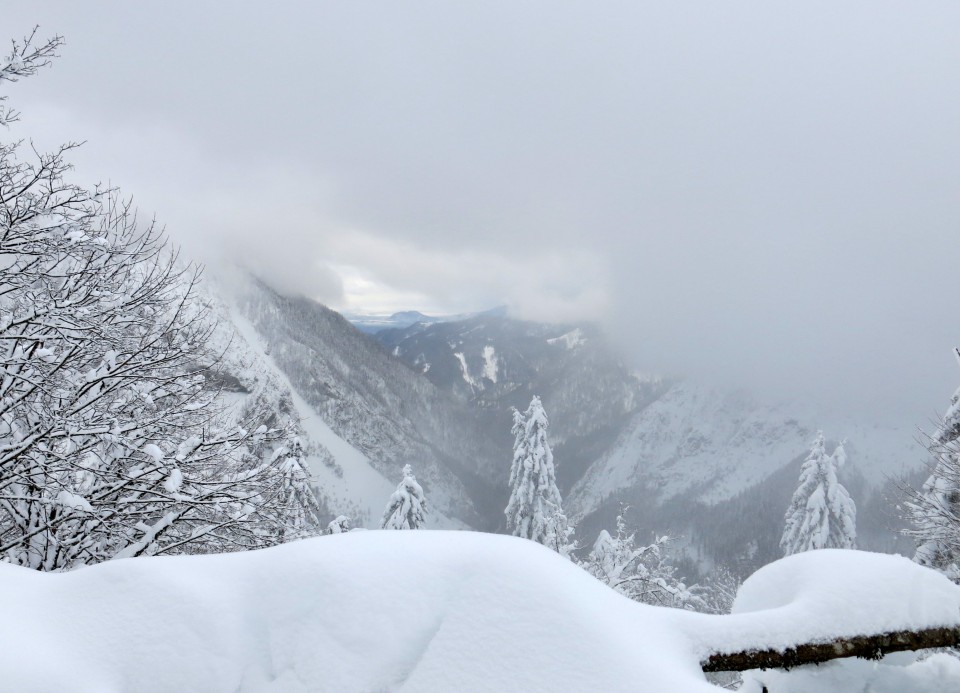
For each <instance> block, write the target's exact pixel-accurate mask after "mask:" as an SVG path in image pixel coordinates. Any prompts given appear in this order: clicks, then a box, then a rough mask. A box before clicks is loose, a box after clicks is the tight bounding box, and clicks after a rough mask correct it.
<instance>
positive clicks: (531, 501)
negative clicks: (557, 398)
mask: <svg viewBox="0 0 960 693" xmlns="http://www.w3.org/2000/svg"><path fill="white" fill-rule="evenodd" d="M549 426H550V423H549V421H548V419H547V414H546V412H545V411H544V410H543V404H542V403H541V402H540V398H539V397H534V398H533V399H532V400H531V401H530V406H529V407H528V408H527V411H526V412H525V413H524V414H520V413H519V412H518V411H516V410H514V414H513V429H512V430H513V434H514V449H513V464H512V466H511V468H510V488H511V493H510V501H509V502H508V503H507V507H506V509H505V510H504V513H505V514H506V516H507V527H508V529H509V530H510V532H511V533H512V534H513V535H514V536H518V537H523V538H525V539H531V540H533V541H536V542H539V543H541V544H544V545H545V546H549V547H550V548H553V549H555V550H557V551H559V552H560V553H563V554H567V553H568V551H565V550H564V548H567V547H569V535H570V534H571V531H570V528H569V526H568V525H567V521H566V517H565V516H564V515H563V510H562V499H561V498H560V491H559V489H557V480H556V470H555V468H554V466H553V453H552V452H551V451H550V445H549V443H548V442H547V432H548V430H549Z"/></svg>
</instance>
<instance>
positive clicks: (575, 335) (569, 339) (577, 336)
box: [547, 327, 587, 349]
mask: <svg viewBox="0 0 960 693" xmlns="http://www.w3.org/2000/svg"><path fill="white" fill-rule="evenodd" d="M586 343H587V338H586V335H584V334H583V330H581V329H580V328H579V327H578V328H576V329H575V330H571V331H570V332H567V333H566V334H562V335H560V336H559V337H554V338H553V339H548V340H547V344H560V345H562V346H563V347H564V348H566V349H576V348H577V347H578V346H582V345H584V344H586Z"/></svg>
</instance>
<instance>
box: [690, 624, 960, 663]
mask: <svg viewBox="0 0 960 693" xmlns="http://www.w3.org/2000/svg"><path fill="white" fill-rule="evenodd" d="M957 646H960V627H944V628H928V629H926V630H916V631H914V630H900V631H894V632H892V633H881V634H879V635H855V636H853V637H849V638H836V639H834V640H829V641H827V642H819V643H802V644H800V645H796V646H794V647H788V648H787V649H785V650H775V649H769V650H744V651H742V652H731V653H729V654H721V653H715V654H712V655H710V656H709V657H708V658H707V659H705V660H704V661H702V662H701V663H700V666H701V667H702V668H703V670H704V671H705V672H713V671H747V670H748V669H790V668H792V667H796V666H800V665H801V664H819V663H820V662H827V661H830V660H831V659H839V658H841V657H862V658H863V659H880V658H881V657H883V656H884V655H886V654H889V653H891V652H903V651H905V650H926V649H929V648H931V647H957Z"/></svg>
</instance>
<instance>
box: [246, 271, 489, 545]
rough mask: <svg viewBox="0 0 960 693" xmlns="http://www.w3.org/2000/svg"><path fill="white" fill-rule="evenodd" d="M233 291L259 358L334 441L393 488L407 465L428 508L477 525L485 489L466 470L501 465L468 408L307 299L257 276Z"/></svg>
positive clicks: (472, 471) (480, 523)
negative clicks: (477, 500)
mask: <svg viewBox="0 0 960 693" xmlns="http://www.w3.org/2000/svg"><path fill="white" fill-rule="evenodd" d="M234 294H235V299H234V302H235V306H236V312H237V314H238V315H239V316H241V317H242V318H244V319H245V320H247V321H249V324H250V326H251V327H252V330H253V332H254V333H255V335H256V338H257V339H258V340H259V342H260V344H261V346H262V349H263V351H264V353H265V354H267V355H269V357H270V360H271V361H272V363H274V364H275V365H276V367H277V368H278V369H279V371H280V372H282V373H283V375H284V376H285V377H286V378H287V380H288V381H289V383H290V386H291V388H292V389H293V391H294V392H296V393H297V394H299V395H300V396H301V397H302V398H303V400H304V401H305V402H306V403H307V404H308V405H309V407H310V408H311V409H312V410H313V411H314V412H315V413H316V415H317V416H318V417H319V419H320V420H321V421H323V422H324V423H325V424H326V425H327V426H329V428H330V429H331V430H332V431H333V432H334V433H335V434H336V435H337V436H338V437H339V438H341V439H343V440H344V441H347V442H348V443H349V444H350V445H352V446H353V447H355V448H356V449H357V450H358V451H359V452H360V453H362V454H363V455H364V456H365V457H366V459H368V460H369V461H370V463H371V464H372V465H373V467H374V468H375V469H376V470H377V471H379V472H380V474H381V475H383V476H384V477H386V478H387V479H391V480H392V479H393V477H394V476H396V481H395V482H393V486H395V485H396V483H397V482H399V480H400V471H401V469H402V468H403V465H404V464H408V463H409V464H411V465H412V466H413V469H414V472H415V474H416V475H417V478H418V480H419V481H421V483H423V484H424V487H425V490H426V492H427V499H428V503H430V505H431V506H432V507H434V508H436V509H438V510H440V511H441V512H442V513H444V514H446V515H449V516H450V517H456V518H458V519H460V520H461V521H463V522H465V523H467V524H470V525H473V526H478V525H480V526H483V522H482V518H480V517H479V516H478V514H477V512H476V510H475V506H474V500H473V496H475V495H477V494H478V493H480V494H481V495H482V491H483V489H484V487H483V484H482V482H479V481H478V480H477V478H476V476H475V472H474V470H476V469H481V468H486V467H489V466H490V465H491V464H493V463H494V460H496V461H499V460H498V459H497V458H498V451H497V450H496V449H495V447H494V446H493V445H491V443H490V441H489V440H488V439H487V438H486V437H485V436H484V435H483V431H482V429H481V428H479V427H478V425H477V421H476V420H475V417H473V416H472V415H471V412H470V411H469V410H468V409H467V408H466V407H464V406H463V405H462V404H461V403H459V402H457V401H455V400H454V399H453V398H451V397H450V396H449V395H448V394H446V393H443V392H441V391H440V390H439V389H438V388H436V387H435V386H434V385H433V384H432V383H430V382H429V381H428V380H426V379H424V378H422V377H420V376H419V375H418V374H416V373H414V372H412V371H411V370H410V369H409V368H407V367H405V366H404V365H403V364H402V363H400V362H398V361H397V360H396V359H394V358H392V357H391V356H390V355H389V354H388V353H387V352H386V351H385V350H384V349H383V348H382V346H381V345H379V344H378V343H376V342H375V341H373V340H372V339H370V338H369V337H367V336H366V335H364V334H362V333H360V332H359V331H358V330H356V329H355V328H354V327H353V326H351V325H350V324H349V323H348V322H347V321H346V320H345V319H344V318H343V317H342V316H340V315H339V314H338V313H335V312H334V311H331V310H329V309H327V308H325V307H324V306H322V305H320V304H318V303H316V302H314V301H311V300H309V299H304V298H290V297H284V296H281V295H279V294H277V293H276V292H274V291H272V290H271V289H270V288H269V287H267V286H266V285H264V284H262V283H260V282H258V281H256V280H250V281H248V282H246V283H245V284H244V285H243V286H242V287H241V288H240V289H238V290H236V291H235V292H234ZM468 486H469V488H468ZM478 489H479V490H478Z"/></svg>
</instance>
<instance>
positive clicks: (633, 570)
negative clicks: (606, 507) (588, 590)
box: [581, 508, 707, 611]
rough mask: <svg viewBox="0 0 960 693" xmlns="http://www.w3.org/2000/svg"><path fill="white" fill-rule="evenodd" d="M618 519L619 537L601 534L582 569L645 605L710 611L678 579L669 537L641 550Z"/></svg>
mask: <svg viewBox="0 0 960 693" xmlns="http://www.w3.org/2000/svg"><path fill="white" fill-rule="evenodd" d="M624 510H625V509H624V508H621V510H620V514H619V515H618V516H617V534H616V536H612V535H611V534H610V533H609V532H608V531H607V530H605V529H604V530H601V531H600V535H599V536H598V537H597V541H596V542H594V545H593V550H592V551H591V552H590V555H589V556H588V558H587V560H586V561H585V562H584V563H582V564H581V565H582V567H583V568H584V569H585V570H586V571H587V572H588V573H590V574H591V575H593V576H594V577H595V578H597V579H598V580H600V581H601V582H603V583H606V584H607V585H609V586H610V587H612V588H613V589H615V590H617V591H618V592H620V593H621V594H623V595H625V596H627V597H629V598H630V599H633V600H634V601H638V602H642V603H644V604H654V605H657V606H671V607H677V608H683V609H693V610H698V611H706V610H707V604H706V602H705V601H704V600H703V599H701V598H700V597H699V596H698V595H697V594H695V593H694V592H693V591H692V590H691V589H690V588H688V587H687V586H686V585H685V584H684V583H683V582H682V581H680V580H679V579H677V577H676V576H675V575H674V567H673V566H672V565H670V563H669V562H668V561H667V558H666V555H665V549H666V546H667V543H668V541H669V538H668V537H655V539H654V542H653V543H652V544H650V545H649V546H637V545H636V540H635V538H634V535H633V534H632V533H629V532H628V531H627V527H626V523H625V522H624V519H623V513H624Z"/></svg>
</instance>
